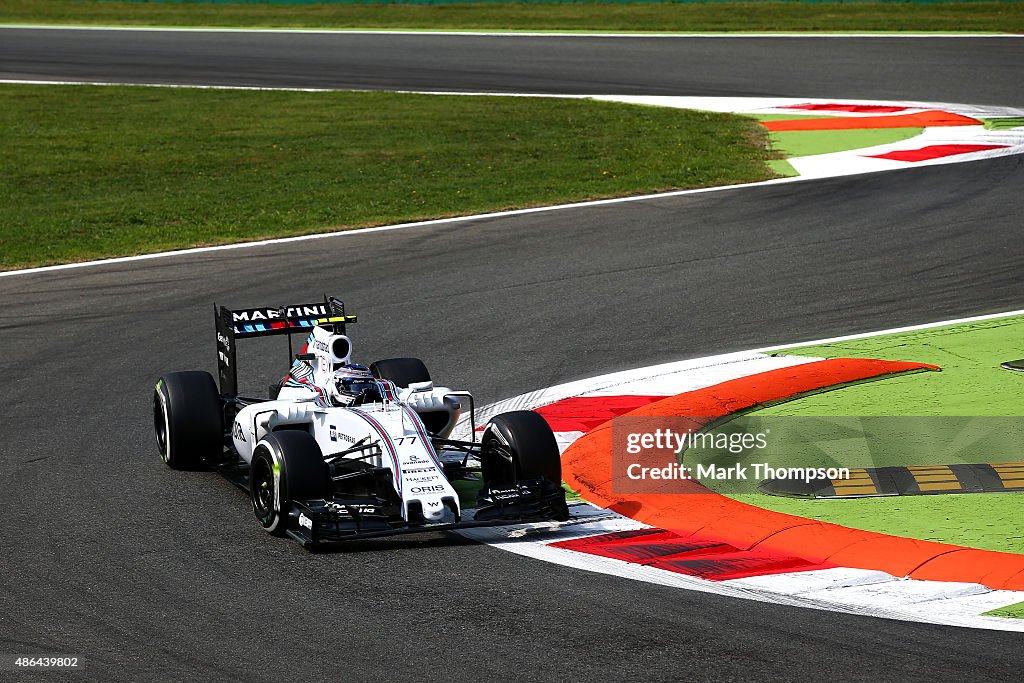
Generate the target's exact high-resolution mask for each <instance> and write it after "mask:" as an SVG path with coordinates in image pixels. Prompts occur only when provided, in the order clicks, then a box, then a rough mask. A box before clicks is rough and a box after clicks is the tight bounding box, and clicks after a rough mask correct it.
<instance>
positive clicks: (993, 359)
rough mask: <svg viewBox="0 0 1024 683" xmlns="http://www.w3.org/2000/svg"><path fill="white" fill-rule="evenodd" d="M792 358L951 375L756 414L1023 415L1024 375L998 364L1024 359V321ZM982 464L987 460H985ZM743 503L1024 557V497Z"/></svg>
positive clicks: (748, 498)
mask: <svg viewBox="0 0 1024 683" xmlns="http://www.w3.org/2000/svg"><path fill="white" fill-rule="evenodd" d="M785 353H787V354H795V355H810V356H825V357H838V356H846V357H866V358H884V359H890V360H909V361H922V362H926V363H933V364H935V365H939V366H940V367H942V372H938V373H934V372H929V373H919V374H912V375H906V376H902V377H895V378H891V379H885V380H882V381H878V382H869V383H866V384H861V385H855V386H851V387H846V388H843V389H840V390H837V391H830V392H827V393H823V394H818V395H815V396H811V397H808V398H803V399H800V400H797V401H791V402H789V403H784V404H781V405H779V406H775V407H773V408H768V409H765V410H763V411H758V412H757V413H756V414H755V415H757V416H759V417H765V416H769V417H771V416H783V415H790V416H840V415H939V416H942V415H968V416H972V415H997V416H1003V415H1005V416H1019V415H1021V408H1022V406H1024V373H1019V372H1010V371H1008V370H1003V369H1001V368H999V364H1000V363H1001V362H1003V361H1006V360H1013V359H1015V358H1019V357H1021V356H1024V317H1014V318H1003V319H997V320H991V321H986V322H978V323H969V324H963V325H956V326H951V327H943V328H936V329H930V330H922V331H918V332H910V333H906V334H898V335H887V336H883V337H874V338H869V339H861V340H855V341H847V342H839V343H835V344H827V345H824V346H816V347H803V348H800V349H794V350H787V351H786V352H785ZM991 458H992V459H993V460H996V461H998V460H1024V453H992V454H991ZM977 461H978V462H986V460H985V459H984V458H980V459H978V460H977ZM884 464H895V463H884ZM911 464H914V463H911ZM933 464H946V463H938V462H936V463H933ZM734 497H736V498H738V499H740V500H743V501H744V502H748V503H751V504H753V505H757V506H759V507H764V508H767V509H770V510H776V511H778V512H785V513H789V514H794V515H799V516H801V517H809V518H811V519H819V520H823V521H827V522H833V523H835V524H841V525H843V526H849V527H855V528H860V529H868V530H871V531H878V532H882V533H887V534H894V535H897V536H909V537H911V538H920V539H925V540H933V541H942V542H946V543H954V544H959V545H968V546H972V547H976V548H985V549H988V550H999V551H1004V552H1013V553H1024V525H1022V524H1021V520H1022V519H1024V493H984V494H961V495H956V494H951V495H931V496H897V497H891V498H864V499H853V500H801V499H792V498H781V497H777V496H768V495H764V494H739V495H736V496H734Z"/></svg>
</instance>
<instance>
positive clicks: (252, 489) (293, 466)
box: [249, 429, 328, 536]
mask: <svg viewBox="0 0 1024 683" xmlns="http://www.w3.org/2000/svg"><path fill="white" fill-rule="evenodd" d="M327 492H328V479H327V466H326V465H325V464H324V456H323V453H322V452H321V450H320V446H319V445H318V444H317V442H316V439H314V438H313V437H312V436H310V435H309V434H308V433H306V432H300V431H297V430H292V429H288V430H283V431H280V432H274V433H273V434H270V435H268V436H267V437H265V438H264V439H262V440H261V441H260V442H259V443H258V444H256V448H255V449H254V450H253V456H252V461H251V462H250V464H249V493H250V495H251V496H252V511H253V514H254V515H255V516H256V521H258V522H259V523H260V526H262V527H263V529H264V530H266V531H267V533H270V534H273V535H275V536H283V535H284V534H285V531H286V530H287V525H286V523H285V520H286V518H287V516H288V511H289V510H290V509H291V503H292V502H293V501H305V500H316V499H320V498H326V496H327Z"/></svg>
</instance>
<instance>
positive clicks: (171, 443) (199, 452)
mask: <svg viewBox="0 0 1024 683" xmlns="http://www.w3.org/2000/svg"><path fill="white" fill-rule="evenodd" d="M222 415H223V413H222V410H221V404H220V395H219V394H218V393H217V385H216V384H215V383H214V381H213V377H212V376H211V375H210V373H208V372H200V371H192V372H172V373H171V374H169V375H164V376H163V377H161V378H160V381H158V382H157V383H156V389H155V390H154V392H153V427H154V429H155V431H156V443H157V450H158V451H159V453H160V458H161V459H162V460H163V461H164V462H165V463H166V464H167V466H168V467H172V468H174V469H176V470H182V469H193V468H196V467H198V466H199V465H200V464H201V463H202V462H203V461H204V460H208V459H209V460H214V459H216V458H217V457H218V456H220V455H221V453H222V451H223V447H224V426H223V418H222Z"/></svg>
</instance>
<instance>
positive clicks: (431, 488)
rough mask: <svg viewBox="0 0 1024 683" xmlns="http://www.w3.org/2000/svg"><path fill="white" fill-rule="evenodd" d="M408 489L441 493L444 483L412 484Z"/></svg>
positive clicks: (413, 491)
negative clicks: (429, 484) (430, 484)
mask: <svg viewBox="0 0 1024 683" xmlns="http://www.w3.org/2000/svg"><path fill="white" fill-rule="evenodd" d="M409 491H410V493H443V492H444V485H443V484H435V485H433V486H413V487H412V488H411V489H409Z"/></svg>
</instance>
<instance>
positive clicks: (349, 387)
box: [334, 363, 380, 405]
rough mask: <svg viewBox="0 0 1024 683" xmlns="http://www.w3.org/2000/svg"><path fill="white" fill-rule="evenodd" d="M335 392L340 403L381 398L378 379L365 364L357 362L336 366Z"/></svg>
mask: <svg viewBox="0 0 1024 683" xmlns="http://www.w3.org/2000/svg"><path fill="white" fill-rule="evenodd" d="M334 394H335V399H336V400H337V402H338V403H339V405H352V404H353V403H356V402H359V403H363V402H366V401H367V400H370V401H372V400H375V399H376V400H380V389H379V388H378V387H377V379H376V378H375V377H374V376H373V375H372V374H371V373H370V370H369V369H368V368H367V367H366V366H365V365H356V364H355V363H342V364H339V365H338V367H337V368H335V370H334ZM357 400H358V401H357Z"/></svg>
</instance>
